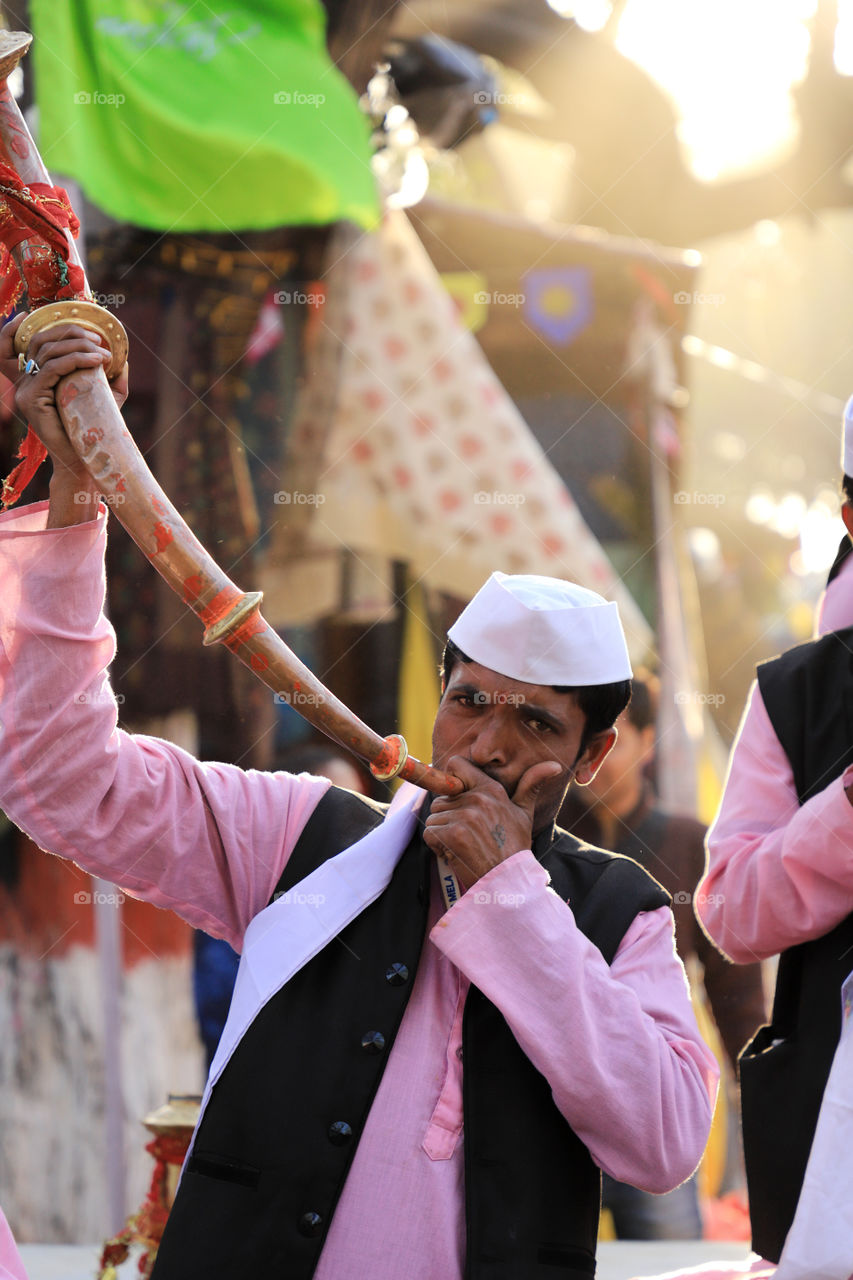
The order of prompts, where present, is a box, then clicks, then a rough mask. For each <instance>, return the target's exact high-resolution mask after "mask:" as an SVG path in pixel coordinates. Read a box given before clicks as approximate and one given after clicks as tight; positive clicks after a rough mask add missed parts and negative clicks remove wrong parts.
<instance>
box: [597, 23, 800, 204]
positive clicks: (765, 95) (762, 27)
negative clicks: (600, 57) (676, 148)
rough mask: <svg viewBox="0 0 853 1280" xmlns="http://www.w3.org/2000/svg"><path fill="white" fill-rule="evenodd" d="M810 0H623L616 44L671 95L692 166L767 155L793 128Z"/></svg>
mask: <svg viewBox="0 0 853 1280" xmlns="http://www.w3.org/2000/svg"><path fill="white" fill-rule="evenodd" d="M814 8H815V0H716V2H715V3H713V4H712V3H711V2H710V0H628V2H627V4H626V6H625V11H624V13H623V15H622V19H621V21H620V23H619V30H618V34H617V38H616V46H617V48H618V49H619V50H620V52H621V53H623V54H625V55H626V57H629V58H631V59H632V60H633V61H634V62H636V63H638V64H639V65H640V66H641V67H643V68H644V69H645V70H646V71H648V72H649V74H650V75H651V76H653V78H654V79H655V80H656V81H657V82H658V83H659V84H660V85H661V87H662V88H663V89H664V90H665V91H666V92H667V93H668V94H669V95H670V97H672V98H673V99H674V101H675V105H676V107H677V109H678V111H679V114H680V116H681V123H680V126H679V130H678V134H679V138H680V140H681V142H682V144H683V145H684V148H685V151H686V159H687V162H688V164H689V165H690V167H691V169H692V170H693V172H694V174H695V175H696V176H697V177H699V178H702V179H704V180H706V181H711V180H713V179H715V178H722V177H726V178H730V177H732V176H734V175H736V174H742V173H744V172H746V171H748V170H749V169H751V168H753V167H756V166H758V165H762V164H764V165H766V164H769V163H772V162H773V161H774V160H775V159H777V158H778V157H779V156H781V155H782V154H784V153H785V151H786V150H787V149H789V148H790V146H791V144H792V143H793V140H794V138H795V136H796V119H795V115H794V110H793V104H792V100H791V93H790V90H791V87H792V86H793V85H795V84H797V83H798V82H799V81H800V80H802V78H803V76H804V75H805V72H806V70H807V67H808V53H809V44H810V37H809V31H808V28H807V26H806V25H805V22H806V20H807V19H808V18H809V17H810V16H811V14H812V13H813V12H814Z"/></svg>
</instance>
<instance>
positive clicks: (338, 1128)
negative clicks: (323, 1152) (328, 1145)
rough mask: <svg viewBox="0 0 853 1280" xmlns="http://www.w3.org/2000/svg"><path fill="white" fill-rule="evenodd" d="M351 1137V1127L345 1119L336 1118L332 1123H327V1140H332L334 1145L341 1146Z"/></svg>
mask: <svg viewBox="0 0 853 1280" xmlns="http://www.w3.org/2000/svg"><path fill="white" fill-rule="evenodd" d="M351 1137H352V1129H351V1128H350V1126H349V1125H348V1124H347V1122H346V1120H336V1121H335V1122H334V1124H330V1125H329V1141H330V1142H333V1143H334V1144H335V1146H336V1147H342V1146H343V1145H344V1144H345V1143H347V1142H349V1140H350V1138H351Z"/></svg>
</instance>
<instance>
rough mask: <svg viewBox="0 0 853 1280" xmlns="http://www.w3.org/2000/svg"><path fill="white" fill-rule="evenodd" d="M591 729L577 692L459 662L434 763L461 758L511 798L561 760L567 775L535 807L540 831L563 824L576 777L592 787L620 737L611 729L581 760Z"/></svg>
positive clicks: (439, 719)
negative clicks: (538, 771)
mask: <svg viewBox="0 0 853 1280" xmlns="http://www.w3.org/2000/svg"><path fill="white" fill-rule="evenodd" d="M585 723H586V717H585V716H584V714H583V712H582V711H581V710H580V708H579V707H578V704H577V699H576V697H575V695H574V694H573V693H556V692H555V691H554V690H553V689H552V688H551V687H550V685H541V684H527V683H526V682H524V681H521V680H511V679H510V678H509V677H508V676H502V675H498V673H497V672H496V671H492V670H490V668H488V667H481V666H480V665H479V663H476V662H457V663H456V665H455V666H454V668H453V670H452V672H451V674H450V680H449V681H448V684H447V688H446V689H445V691H444V695H443V697H442V699H441V705H440V706H439V708H438V712H437V714H436V717H435V724H434V726H433V732H432V761H433V764H434V765H435V766H436V768H438V769H444V768H446V767H447V763H448V761H449V760H450V758H451V757H452V756H462V757H464V759H466V760H469V761H470V762H471V764H473V765H476V767H477V768H478V769H481V770H482V771H483V772H484V773H486V774H488V776H489V777H490V778H494V779H495V781H496V782H499V783H500V784H501V786H502V787H503V788H504V790H505V791H506V792H507V794H508V795H509V796H510V798H512V796H513V794H514V792H515V788H516V786H517V785H518V782H519V781H520V779H521V777H522V775H523V774H524V773H525V772H526V770H527V769H529V768H530V766H531V765H533V764H538V763H539V762H540V761H542V760H556V761H557V762H558V763H559V764H560V765H561V766H562V772H561V773H559V774H557V775H555V777H554V778H549V779H548V780H547V781H546V782H545V783H543V785H542V787H541V789H540V791H539V794H538V798H537V800H536V808H535V811H534V821H533V830H534V832H537V831H541V830H542V829H543V828H544V827H547V826H548V825H549V823H551V822H552V821H553V819H554V818H555V817H556V814H557V811H558V810H559V808H560V805H561V804H562V801H563V797H564V796H565V793H566V787H567V786H568V784H569V782H570V780H571V778H572V775H573V773H574V774H575V775H576V776H577V777H578V778H579V779H580V780H583V781H585V780H587V779H588V778H589V777H591V776H592V774H593V773H594V772H595V769H596V768H597V767H598V764H599V762H600V761H601V760H602V759H603V757H604V755H606V754H607V751H609V749H610V746H611V744H612V741H613V737H614V734H613V731H612V730H607V731H606V732H605V733H601V734H597V735H596V736H595V737H594V738H593V739H592V740H591V741H590V742H589V743H588V744H587V746H586V747H585V749H584V753H583V756H582V757H581V759H580V760H577V754H578V748H579V747H580V742H581V737H582V734H583V730H584V727H585ZM576 761H577V763H576Z"/></svg>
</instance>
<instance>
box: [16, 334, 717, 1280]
mask: <svg viewBox="0 0 853 1280" xmlns="http://www.w3.org/2000/svg"><path fill="white" fill-rule="evenodd" d="M15 323H16V322H12V324H10V325H7V326H6V328H5V329H4V330H3V331H2V335H0V369H2V371H4V372H7V373H11V374H12V375H13V376H14V375H15V374H16V372H17V370H16V368H15V367H14V366H13V362H12V335H13V333H14V327H15ZM28 356H29V358H30V359H31V360H32V361H33V362H34V367H33V368H32V369H31V370H30V372H29V374H24V375H23V376H22V377H21V379H20V382H19V388H18V404H19V407H20V409H21V412H22V413H23V414H25V415H26V416H27V418H28V419H29V421H30V423H31V424H32V426H33V428H34V429H35V431H36V432H37V434H38V435H39V437H40V438H41V439H42V441H43V442H44V444H45V445H46V447H47V449H48V450H49V452H50V454H51V457H52V460H53V467H54V471H53V478H52V481H51V488H50V501H49V503H47V504H44V503H41V504H36V505H35V506H30V507H25V508H23V509H22V510H15V511H12V512H9V513H8V514H6V515H5V516H3V517H2V518H0V581H2V583H3V591H4V593H5V599H6V607H5V609H4V610H3V612H2V624H0V626H2V631H0V638H2V643H0V684H2V688H0V694H2V705H0V719H2V726H3V728H2V739H1V740H0V741H2V751H0V804H2V806H3V808H4V809H5V810H6V811H7V812H8V813H9V815H10V817H11V818H12V819H13V820H14V821H15V822H17V823H18V824H19V826H21V827H22V828H23V829H24V830H25V831H26V832H27V833H28V834H29V835H30V836H31V837H32V838H33V839H35V840H36V841H37V842H38V843H39V844H40V845H41V846H42V847H43V848H46V849H49V850H50V851H51V852H53V853H56V854H59V855H60V856H63V857H66V858H71V859H73V860H74V861H75V862H77V863H79V864H80V865H81V866H83V867H85V868H86V869H87V870H88V871H91V872H92V873H93V874H95V875H99V876H105V877H107V878H108V879H110V880H113V881H115V882H116V883H117V884H120V885H121V886H122V888H123V889H124V890H125V891H127V892H130V893H133V894H136V895H138V896H140V897H143V898H146V899H147V900H149V901H151V902H154V903H155V904H157V905H159V906H162V907H170V908H172V909H174V910H176V911H177V912H178V913H179V914H180V915H182V916H183V917H184V918H185V919H186V920H188V921H189V922H190V923H191V924H192V925H195V926H198V927H201V928H203V929H205V930H206V931H207V932H209V933H213V934H216V935H218V936H220V937H225V938H227V939H228V940H229V941H230V942H231V943H232V945H234V946H235V947H236V948H237V949H238V950H241V951H242V959H241V966H240V971H239V975H238V979H237V987H236V990H235V996H234V1001H233V1004H232V1008H231V1013H230V1015H229V1019H228V1023H227V1025H226V1028H225V1032H224V1034H223V1037H222V1041H221V1042H220V1045H219V1049H218V1051H217V1054H216V1057H215V1059H214V1061H213V1064H212V1067H211V1073H210V1078H209V1081H208V1086H207V1089H206V1093H205V1099H204V1104H203V1113H202V1118H201V1120H200V1122H199V1126H198V1129H197V1131H196V1134H195V1138H194V1142H193V1146H192V1148H191V1151H190V1155H189V1157H188V1160H187V1163H186V1166H185V1169H184V1173H183V1177H182V1181H181V1185H180V1188H179V1191H178V1194H177V1198H176V1201H175V1204H174V1207H173V1210H172V1213H171V1217H170V1219H169V1222H168V1224H167V1227H166V1232H165V1235H164V1238H163V1242H162V1246H161V1249H160V1252H159V1255H158V1259H157V1263H156V1266H155V1271H154V1276H155V1278H156V1280H173V1278H174V1280H178V1278H180V1280H195V1278H196V1277H198V1280H201V1278H202V1277H203V1278H204V1280H217V1278H218V1277H222V1280H226V1278H227V1280H233V1277H234V1276H248V1275H255V1274H257V1275H274V1274H277V1275H282V1276H287V1277H288V1280H302V1278H303V1277H304V1278H305V1280H307V1278H308V1277H316V1278H317V1280H341V1277H344V1276H371V1277H373V1278H374V1280H399V1277H401V1276H406V1277H407V1280H435V1278H436V1277H441V1280H461V1278H462V1277H463V1275H464V1276H466V1277H490V1278H493V1280H534V1278H535V1277H545V1276H549V1277H555V1278H556V1277H563V1278H564V1280H580V1278H581V1277H589V1276H591V1275H592V1274H593V1273H594V1269H595V1249H596V1236H597V1226H598V1213H599V1198H600V1170H601V1169H604V1170H606V1171H607V1172H608V1173H610V1174H611V1175H612V1176H613V1177H615V1178H618V1179H619V1180H620V1181H626V1182H631V1183H634V1184H635V1185H637V1186H640V1187H643V1188H645V1189H646V1190H649V1191H653V1192H663V1191H667V1190H669V1189H671V1188H673V1187H674V1186H676V1185H677V1184H679V1183H680V1182H682V1181H683V1180H684V1179H685V1178H686V1177H688V1176H689V1175H690V1174H691V1173H692V1171H693V1169H694V1168H695V1166H696V1164H697V1162H698V1160H699V1158H700V1156H701V1154H702V1150H703V1147H704V1144H705V1140H706V1137H707V1133H708V1128H709V1124H710V1118H711V1112H712V1108H713V1102H714V1094H715V1089H716V1079H717V1068H716V1064H715V1062H714V1060H713V1057H712V1055H711V1054H710V1052H709V1051H708V1049H707V1048H706V1046H705V1045H704V1044H703V1042H702V1040H701V1037H700V1035H699V1032H698V1029H697V1027H696V1023H695V1021H694V1018H693V1014H692V1010H691V1007H690V1001H689V997H688V992H687V984H686V980H685V975H684V971H683V969H682V966H681V963H680V961H679V960H678V959H677V957H676V954H675V951H674V946H673V925H672V913H671V910H670V906H669V899H668V895H667V894H666V893H665V892H664V891H663V890H662V889H661V887H660V886H659V885H658V884H657V882H656V881H654V880H653V879H652V878H651V877H650V876H649V875H648V874H647V873H646V872H645V871H643V870H642V869H641V868H640V867H639V866H638V865H637V864H636V863H634V862H632V861H631V860H630V859H627V858H621V857H617V856H614V855H611V854H608V853H605V852H603V851H601V850H598V849H595V848H593V847H591V846H588V845H584V844H582V843H581V842H579V841H578V840H576V839H575V838H574V837H571V836H568V835H566V834H565V833H563V832H561V831H560V830H559V829H555V826H554V819H555V816H556V813H557V811H558V809H559V807H560V805H561V802H562V800H563V797H564V795H565V792H566V788H567V786H568V784H569V781H570V780H571V779H572V778H575V779H576V780H577V781H578V782H580V783H582V784H583V783H586V782H588V781H589V780H590V779H591V778H592V776H593V775H594V773H595V771H596V769H597V767H598V765H599V764H600V763H601V761H602V760H603V758H604V756H605V755H606V754H607V752H608V751H609V750H610V748H611V746H612V745H613V742H614V739H615V730H614V728H613V724H614V721H615V720H616V718H617V716H618V715H619V714H620V712H621V711H622V710H623V708H624V707H625V705H626V704H627V702H628V699H629V697H630V675H631V671H630V666H629V662H628V655H627V650H626V645H625V639H624V635H623V633H622V627H621V624H620V621H619V618H618V613H617V610H616V606H615V605H613V604H608V603H607V602H606V601H604V600H603V599H601V597H599V596H596V595H595V594H594V593H593V592H590V591H587V590H584V589H583V588H580V587H577V586H575V585H574V584H572V583H568V582H565V581H561V580H557V579H553V578H544V577H537V576H532V575H525V576H515V577H513V576H506V575H504V574H500V573H496V574H493V575H492V577H491V578H490V579H489V581H488V582H487V583H486V584H485V585H484V586H483V588H482V589H481V590H480V591H479V592H478V593H477V595H476V596H475V597H474V599H473V600H472V601H471V603H470V604H469V605H468V606H467V608H466V609H465V610H464V611H463V613H462V615H461V616H460V618H459V619H458V620H457V622H456V623H455V624H454V626H453V627H452V628H451V629H450V633H449V641H448V646H447V650H446V652H445V660H444V683H443V694H442V699H441V703H440V706H439V710H438V713H437V715H436V719H435V726H434V733H433V762H434V764H436V765H437V766H438V767H440V768H441V769H444V770H447V771H449V772H450V773H452V774H454V775H456V777H458V778H459V779H461V781H462V783H463V784H464V787H465V789H464V791H463V792H462V793H461V794H459V795H457V796H454V797H453V798H448V797H440V798H431V797H430V796H428V795H427V794H426V793H425V792H423V791H421V790H419V789H418V788H416V787H414V786H412V785H411V784H404V785H403V786H402V787H401V788H400V790H399V791H398V792H397V794H396V796H395V798H394V801H393V803H392V804H391V805H390V806H387V807H386V806H380V805H375V804H374V803H372V802H370V801H367V800H365V799H364V798H363V797H361V796H357V795H354V794H353V793H351V792H348V791H343V790H341V789H339V788H337V787H334V786H331V785H330V784H329V782H328V781H327V780H325V779H322V778H316V777H312V776H309V775H304V774H302V775H297V776H294V775H290V774H286V773H256V772H244V771H242V770H240V769H239V768H237V767H234V766H229V765H222V764H212V763H200V762H199V761H197V760H195V759H194V758H193V757H192V756H190V755H188V754H187V753H186V752H184V751H181V750H180V749H179V748H177V747H175V746H172V745H171V744H169V743H167V742H163V741H160V740H158V739H154V738H148V737H144V736H141V735H128V734H125V733H124V732H122V731H121V730H119V729H118V728H117V723H116V722H117V715H116V706H115V702H114V699H113V698H112V695H111V691H110V686H109V680H108V677H107V668H108V666H109V663H110V662H111V660H112V658H113V655H114V636H113V632H112V630H111V628H110V625H109V623H108V622H107V620H106V619H105V617H104V615H103V612H102V604H103V599H104V579H103V560H104V543H105V538H106V511H105V509H104V507H103V506H102V505H100V504H99V501H98V494H97V492H96V490H95V489H94V488H93V486H92V483H91V481H90V480H89V479H88V476H87V474H86V473H85V472H84V471H83V470H82V468H81V467H80V464H79V463H78V462H77V459H76V455H75V454H74V452H73V450H71V448H70V446H69V444H68V441H67V439H66V437H65V435H64V432H63V430H62V427H61V425H60V422H59V418H58V416H57V413H56V410H55V403H54V400H55V394H54V393H55V388H56V385H57V383H58V381H59V380H60V378H61V377H62V376H64V375H65V374H66V373H68V372H69V371H70V370H72V369H76V368H82V367H92V366H93V365H97V363H98V362H100V361H101V360H102V359H103V358H104V357H103V356H102V354H101V353H100V351H99V349H98V347H97V344H96V342H95V340H94V339H93V338H92V335H91V334H89V335H87V334H86V333H85V332H84V331H83V330H80V329H76V328H74V327H73V326H69V327H68V328H58V329H54V330H53V331H52V332H51V333H50V334H38V335H36V336H35V337H34V338H33V340H32V342H31V344H30V347H29V350H28ZM122 394H123V391H119V394H118V396H117V398H118V399H120V398H121V395H122Z"/></svg>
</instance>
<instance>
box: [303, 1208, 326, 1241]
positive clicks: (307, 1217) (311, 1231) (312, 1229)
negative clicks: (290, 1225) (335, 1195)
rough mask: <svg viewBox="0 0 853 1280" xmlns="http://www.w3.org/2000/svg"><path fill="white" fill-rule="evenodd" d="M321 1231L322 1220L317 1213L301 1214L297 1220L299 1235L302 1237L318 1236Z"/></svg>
mask: <svg viewBox="0 0 853 1280" xmlns="http://www.w3.org/2000/svg"><path fill="white" fill-rule="evenodd" d="M322 1230H323V1219H322V1217H321V1216H320V1214H319V1213H311V1212H308V1213H303V1215H302V1217H301V1218H300V1219H299V1233H300V1235H303V1236H318V1235H319V1234H320V1232H321V1231H322Z"/></svg>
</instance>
